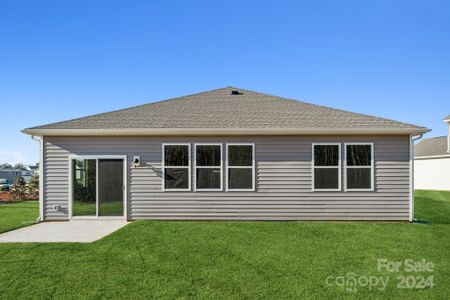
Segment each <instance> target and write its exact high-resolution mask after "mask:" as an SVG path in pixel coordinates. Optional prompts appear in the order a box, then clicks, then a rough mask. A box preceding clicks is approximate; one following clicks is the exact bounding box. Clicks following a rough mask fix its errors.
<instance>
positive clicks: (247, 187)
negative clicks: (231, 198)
mask: <svg viewBox="0 0 450 300" xmlns="http://www.w3.org/2000/svg"><path fill="white" fill-rule="evenodd" d="M226 178H227V190H228V191H254V190H255V145H254V144H227V176H226Z"/></svg>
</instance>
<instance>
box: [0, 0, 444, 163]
mask: <svg viewBox="0 0 450 300" xmlns="http://www.w3.org/2000/svg"><path fill="white" fill-rule="evenodd" d="M230 85H232V86H237V87H241V88H245V89H250V90H255V91H259V92H265V93H269V94H274V95H278V96H284V97H289V98H294V99H299V100H303V101H307V102H312V103H315V104H321V105H327V106H331V107H335V108H340V109H345V110H350V111H354V112H360V113H367V114H371V115H377V116H381V117H386V118H391V119H395V120H398V121H403V122H408V123H413V124H417V125H422V126H426V127H428V128H430V129H432V130H433V131H432V132H431V133H428V134H427V135H426V136H425V137H432V136H439V135H445V134H446V127H445V124H444V123H443V122H442V120H443V118H444V117H445V116H447V115H449V114H450V1H433V0H423V1H397V0H389V1H377V0H373V1H345V0H340V1H264V0H259V1H206V0H204V1H133V0H131V1H130V0H129V1H114V0H108V1H95V0H90V1H81V0H77V1H45V0H41V1H20V0H17V1H3V0H0V111H1V119H0V120H1V121H0V126H1V132H2V139H1V141H0V163H3V162H9V163H17V162H23V163H35V162H37V161H38V158H39V145H38V143H37V142H35V141H33V140H32V139H31V137H29V136H27V135H24V134H22V133H21V132H20V130H22V129H24V128H27V127H31V126H36V125H41V124H47V123H52V122H56V121H61V120H66V119H70V118H76V117H81V116H86V115H91V114H95V113H101V112H106V111H111V110H115V109H120V108H126V107H130V106H134V105H139V104H144V103H149V102H154V101H158V100H163V99H168V98H172V97H176V96H183V95H186V94H192V93H196V92H201V91H206V90H211V89H216V88H221V87H225V86H230Z"/></svg>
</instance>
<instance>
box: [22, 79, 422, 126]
mask: <svg viewBox="0 0 450 300" xmlns="http://www.w3.org/2000/svg"><path fill="white" fill-rule="evenodd" d="M235 90H237V91H239V95H232V91H235ZM156 128H183V129H187V128H191V129H192V128H210V129H215V128H222V129H223V128H236V129H239V128H247V129H249V128H253V129H259V128H260V129H264V128H271V129H322V130H327V129H335V128H344V129H349V130H351V129H358V130H366V129H367V130H377V129H380V130H392V131H395V130H411V132H417V131H423V132H425V131H427V129H426V128H424V127H420V126H416V125H412V124H407V123H402V122H397V121H393V120H389V119H385V118H379V117H375V116H369V115H365V114H359V113H353V112H349V111H344V110H338V109H334V108H330V107H325V106H319V105H314V104H310V103H305V102H301V101H296V100H291V99H287V98H282V97H277V96H272V95H267V94H263V93H258V92H254V91H250V90H245V89H240V88H235V87H226V88H222V89H217V90H212V91H208V92H203V93H199V94H194V95H189V96H184V97H179V98H174V99H169V100H165V101H159V102H154V103H149V104H145V105H141V106H137V107H131V108H128V109H122V110H118V111H113V112H108V113H103V114H98V115H93V116H88V117H83V118H78V119H73V120H68V121H63V122H58V123H53V124H48V125H43V126H37V127H33V128H29V129H27V130H30V129H31V130H33V129H130V130H131V129H156ZM27 130H25V132H27Z"/></svg>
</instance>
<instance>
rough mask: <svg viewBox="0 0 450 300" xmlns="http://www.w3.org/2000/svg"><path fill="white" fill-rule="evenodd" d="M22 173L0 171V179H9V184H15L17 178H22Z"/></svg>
mask: <svg viewBox="0 0 450 300" xmlns="http://www.w3.org/2000/svg"><path fill="white" fill-rule="evenodd" d="M21 174H22V171H21V170H19V169H0V178H1V179H7V180H8V183H10V184H14V182H16V178H17V177H18V176H21Z"/></svg>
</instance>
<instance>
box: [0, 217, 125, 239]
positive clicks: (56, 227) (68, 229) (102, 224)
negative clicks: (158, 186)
mask: <svg viewBox="0 0 450 300" xmlns="http://www.w3.org/2000/svg"><path fill="white" fill-rule="evenodd" d="M128 223H129V222H127V221H125V220H71V221H68V222H44V223H39V224H36V225H31V226H28V227H24V228H20V229H16V230H13V231H9V232H5V233H2V234H0V243H91V242H94V241H97V240H99V239H101V238H103V237H105V236H107V235H109V234H111V233H113V232H114V231H116V230H119V229H120V228H122V227H124V226H125V225H127V224H128Z"/></svg>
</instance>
